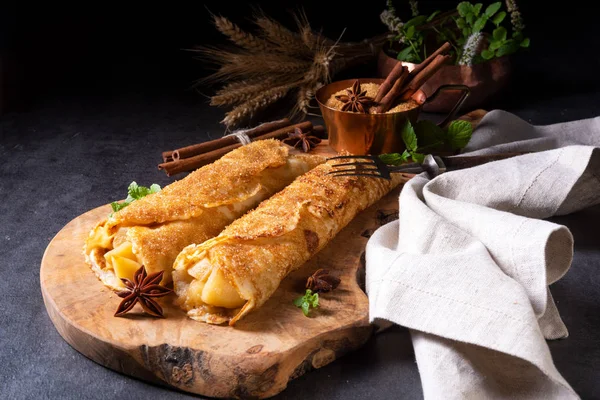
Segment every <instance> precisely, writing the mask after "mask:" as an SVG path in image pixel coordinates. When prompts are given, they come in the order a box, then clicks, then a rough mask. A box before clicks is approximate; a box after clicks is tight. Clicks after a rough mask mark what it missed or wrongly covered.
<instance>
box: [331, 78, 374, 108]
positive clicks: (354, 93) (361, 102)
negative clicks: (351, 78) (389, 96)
mask: <svg viewBox="0 0 600 400" xmlns="http://www.w3.org/2000/svg"><path fill="white" fill-rule="evenodd" d="M346 92H348V94H347V95H346V94H340V95H337V96H335V98H336V99H338V100H339V101H341V102H342V103H344V105H343V106H342V108H341V110H342V111H353V112H357V113H367V106H369V105H371V104H373V103H374V99H373V98H372V97H369V96H367V91H366V90H361V89H360V82H359V81H358V80H356V82H354V84H353V85H352V88H351V89H346Z"/></svg>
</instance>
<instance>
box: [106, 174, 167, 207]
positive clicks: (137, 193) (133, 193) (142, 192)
mask: <svg viewBox="0 0 600 400" xmlns="http://www.w3.org/2000/svg"><path fill="white" fill-rule="evenodd" d="M157 192H160V186H159V185H157V184H156V183H154V184H152V185H150V187H145V186H139V185H138V184H137V183H136V182H135V181H134V182H131V183H130V184H129V187H128V188H127V198H126V199H125V201H123V202H122V203H118V202H116V201H114V202H112V203H110V206H111V207H112V210H113V213H115V212H117V211H119V210H122V209H123V208H125V207H127V206H128V205H130V204H131V203H133V202H134V201H136V200H139V199H141V198H143V197H146V196H147V195H149V194H151V193H157ZM111 215H112V213H111Z"/></svg>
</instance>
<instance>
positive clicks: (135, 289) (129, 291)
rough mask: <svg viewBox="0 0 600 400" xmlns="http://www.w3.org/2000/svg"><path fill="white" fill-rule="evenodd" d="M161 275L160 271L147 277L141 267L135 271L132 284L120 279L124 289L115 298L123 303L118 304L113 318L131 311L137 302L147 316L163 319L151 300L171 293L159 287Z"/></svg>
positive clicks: (161, 313) (155, 303)
mask: <svg viewBox="0 0 600 400" xmlns="http://www.w3.org/2000/svg"><path fill="white" fill-rule="evenodd" d="M163 274H164V271H160V272H155V273H152V274H150V275H148V274H147V273H146V268H145V267H144V266H143V265H142V266H141V267H140V269H138V270H137V271H135V274H134V275H133V282H132V281H130V280H129V279H126V278H121V281H123V283H124V284H125V286H126V289H125V290H122V291H120V292H118V293H117V296H119V297H121V298H123V301H121V304H119V308H118V309H117V312H116V313H115V317H120V316H121V315H124V314H125V313H127V312H128V311H131V309H132V308H133V306H135V305H136V303H138V302H139V303H140V305H141V306H142V308H143V309H144V311H145V312H146V313H147V314H150V315H152V316H155V317H163V310H162V308H161V306H160V305H159V304H158V303H157V302H156V301H155V300H154V299H153V297H163V296H166V295H168V294H169V293H172V292H173V291H172V290H171V289H169V288H166V287H164V286H160V285H159V283H160V281H161V280H162V277H163Z"/></svg>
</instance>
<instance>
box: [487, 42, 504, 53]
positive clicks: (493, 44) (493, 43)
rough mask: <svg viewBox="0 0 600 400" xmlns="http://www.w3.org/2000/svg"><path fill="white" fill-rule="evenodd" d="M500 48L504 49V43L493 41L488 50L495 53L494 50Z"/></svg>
mask: <svg viewBox="0 0 600 400" xmlns="http://www.w3.org/2000/svg"><path fill="white" fill-rule="evenodd" d="M500 47H502V42H501V41H499V40H492V41H491V42H490V45H489V46H488V50H492V51H494V50H497V49H499V48H500Z"/></svg>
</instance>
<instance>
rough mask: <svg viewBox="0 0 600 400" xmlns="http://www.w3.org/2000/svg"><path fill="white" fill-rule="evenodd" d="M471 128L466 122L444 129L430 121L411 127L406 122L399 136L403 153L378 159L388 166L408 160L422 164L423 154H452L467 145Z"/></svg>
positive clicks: (454, 122) (456, 123)
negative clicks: (400, 136)
mask: <svg viewBox="0 0 600 400" xmlns="http://www.w3.org/2000/svg"><path fill="white" fill-rule="evenodd" d="M472 133H473V127H472V126H471V124H470V123H469V122H467V121H462V120H454V121H452V122H451V123H450V124H449V125H448V127H447V128H446V129H442V128H440V127H439V126H437V125H436V124H434V123H433V122H431V121H427V120H423V121H419V122H417V123H416V124H415V126H413V125H412V124H411V123H410V121H407V122H406V124H405V125H404V128H403V129H402V132H401V135H402V140H403V141H404V144H405V145H406V150H404V152H403V153H387V154H381V155H380V156H379V158H380V159H381V161H383V162H384V163H386V164H388V165H400V164H402V163H404V162H407V161H409V160H412V161H415V162H418V163H422V162H423V160H424V159H425V153H440V152H448V153H453V152H455V151H456V150H460V149H462V148H463V147H465V146H466V145H467V143H469V140H471V135H472Z"/></svg>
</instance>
